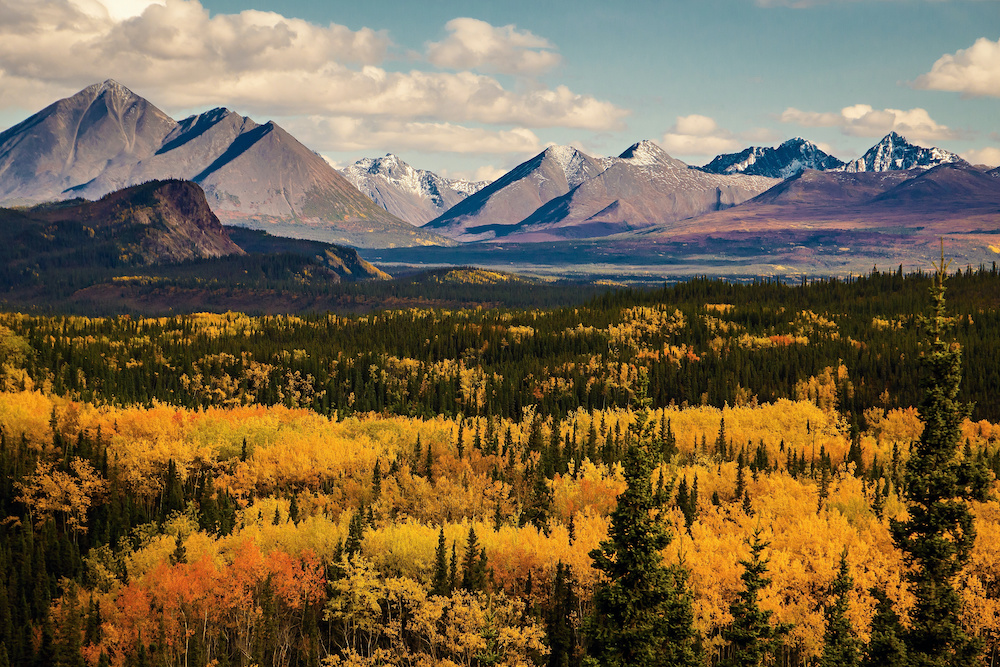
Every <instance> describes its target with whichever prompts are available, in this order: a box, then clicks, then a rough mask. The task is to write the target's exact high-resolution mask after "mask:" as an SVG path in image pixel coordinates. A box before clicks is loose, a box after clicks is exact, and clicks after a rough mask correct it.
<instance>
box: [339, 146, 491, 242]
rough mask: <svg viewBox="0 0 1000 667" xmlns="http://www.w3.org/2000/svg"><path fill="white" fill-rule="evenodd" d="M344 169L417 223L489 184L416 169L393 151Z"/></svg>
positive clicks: (387, 207)
mask: <svg viewBox="0 0 1000 667" xmlns="http://www.w3.org/2000/svg"><path fill="white" fill-rule="evenodd" d="M342 173H343V174H344V176H345V177H346V178H347V180H348V181H350V182H351V183H352V184H353V185H354V186H355V187H356V188H358V189H359V190H361V192H362V193H364V194H365V195H367V196H368V197H369V198H370V199H372V201H374V202H375V203H376V204H378V205H379V206H381V207H382V208H384V209H385V210H386V211H389V212H390V213H392V214H393V215H395V216H397V217H399V218H401V219H403V220H406V221H408V222H410V223H411V224H413V225H417V226H419V225H422V224H424V223H425V222H427V221H428V220H431V219H433V218H435V217H437V216H438V215H440V214H441V213H443V212H444V211H446V210H447V209H449V208H451V207H452V206H454V205H455V204H457V203H458V202H460V201H462V200H463V199H465V198H466V197H467V196H468V195H470V194H472V193H474V192H477V191H478V190H480V189H481V188H483V187H484V186H486V185H487V183H486V182H470V181H463V180H458V179H450V178H445V177H443V176H439V175H438V174H435V173H433V172H430V171H426V170H424V169H415V168H413V167H412V166H410V165H409V164H407V163H406V162H404V161H403V160H402V159H401V158H400V157H399V156H398V155H395V154H393V153H386V154H385V155H384V156H383V157H377V158H370V157H368V158H362V159H360V160H358V161H357V162H355V163H354V164H352V165H350V166H348V167H346V168H345V169H343V171H342Z"/></svg>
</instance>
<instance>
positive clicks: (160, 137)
mask: <svg viewBox="0 0 1000 667" xmlns="http://www.w3.org/2000/svg"><path fill="white" fill-rule="evenodd" d="M167 178H181V179H187V180H192V181H194V182H196V183H198V184H199V185H201V186H202V188H203V189H204V190H205V193H206V196H207V197H208V202H209V205H210V206H211V207H212V210H213V211H214V212H215V213H216V215H218V216H219V217H220V218H221V219H222V220H223V221H224V222H228V223H232V224H241V225H249V226H256V227H261V228H265V229H268V230H269V231H272V232H273V233H278V234H283V235H286V236H298V237H307V238H314V239H317V240H323V241H328V242H337V243H344V244H348V245H357V246H363V247H364V246H367V247H373V246H376V247H387V246H405V245H430V244H438V243H447V240H446V239H442V238H440V237H438V236H436V235H434V234H432V233H428V232H426V231H424V230H420V229H415V228H414V227H413V226H412V225H409V224H407V223H405V222H403V221H402V220H400V219H399V218H397V217H395V216H393V215H392V214H390V213H388V212H387V211H385V209H383V208H381V207H379V206H377V205H376V204H374V203H373V202H372V201H371V200H370V199H369V198H368V197H365V196H364V195H363V194H361V193H360V192H359V191H358V190H357V188H355V187H354V186H353V185H351V184H350V183H349V182H348V181H347V180H346V179H345V178H344V177H343V176H342V175H341V174H340V173H339V172H338V171H337V170H335V169H334V168H333V167H331V166H330V165H329V164H327V163H326V161H325V160H324V159H323V158H322V157H320V156H319V155H317V154H316V153H314V152H313V151H311V150H309V149H308V148H306V147H305V146H303V145H302V144H301V143H300V142H299V141H297V140H296V139H295V138H294V137H293V136H292V135H290V134H288V132H286V131H285V130H284V129H282V128H281V127H280V126H278V125H277V124H276V123H274V122H268V123H265V124H263V125H260V124H257V123H256V122H254V121H253V120H250V119H249V118H245V117H243V116H240V115H239V114H236V113H233V112H231V111H228V110H226V109H213V110H211V111H208V112H205V113H203V114H199V115H196V116H192V117H190V118H187V119H185V120H183V121H181V122H179V123H178V122H176V121H174V120H173V119H171V118H170V117H169V116H167V115H166V114H165V113H163V112H162V111H160V110H159V109H157V108H156V107H155V106H153V105H152V104H150V103H149V102H148V101H146V100H145V99H143V98H142V97H139V96H138V95H136V94H134V93H133V92H131V91H130V90H128V89H127V88H125V87H124V86H122V85H121V84H119V83H117V82H115V81H110V80H109V81H105V82H104V83H102V84H97V85H93V86H89V87H88V88H85V89H84V90H82V91H80V92H79V93H77V94H76V95H73V96H72V97H69V98H66V99H64V100H59V101H58V102H56V103H54V104H52V105H50V106H48V107H46V108H45V109H43V110H42V111H40V112H39V113H37V114H35V115H34V116H32V117H31V118H28V119H27V120H25V121H24V122H22V123H20V124H18V125H16V126H14V127H12V128H10V129H8V130H6V131H4V132H3V133H0V204H25V203H35V202H41V201H50V200H58V199H67V198H72V197H77V196H83V197H87V198H90V199H95V198H98V197H100V196H102V195H104V194H107V193H108V192H112V191H114V190H117V189H120V188H123V187H126V186H129V185H133V184H137V183H142V182H145V181H148V180H151V179H167Z"/></svg>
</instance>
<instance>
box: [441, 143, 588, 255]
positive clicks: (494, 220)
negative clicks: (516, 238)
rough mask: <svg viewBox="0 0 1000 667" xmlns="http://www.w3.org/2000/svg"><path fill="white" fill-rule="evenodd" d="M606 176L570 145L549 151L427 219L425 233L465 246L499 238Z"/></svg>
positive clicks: (548, 149) (586, 156) (546, 150)
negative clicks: (592, 180) (589, 181)
mask: <svg viewBox="0 0 1000 667" xmlns="http://www.w3.org/2000/svg"><path fill="white" fill-rule="evenodd" d="M602 171H604V165H602V164H601V163H600V162H599V161H598V160H596V159H594V158H592V157H590V156H589V155H586V154H585V153H582V152H580V151H578V150H577V149H575V148H573V147H572V146H550V147H549V148H546V149H545V150H544V151H542V152H541V153H539V154H538V155H536V156H535V157H533V158H531V159H530V160H528V161H527V162H523V163H521V164H519V165H518V166H516V167H514V168H513V169H512V170H510V171H509V172H507V173H506V174H504V175H503V176H502V177H500V178H499V179H497V180H496V181H494V182H493V183H491V184H489V185H488V186H486V187H485V188H483V189H482V190H479V191H478V192H476V193H475V194H473V195H470V196H469V197H467V198H466V199H464V200H463V201H461V202H459V203H458V204H456V205H455V206H453V207H452V208H451V209H449V210H448V211H446V212H445V213H443V214H442V215H440V216H439V217H437V218H435V219H434V220H431V221H430V222H428V223H427V224H426V225H424V228H425V229H431V230H434V231H437V232H440V233H442V234H445V235H446V236H450V237H452V238H455V239H459V240H463V241H474V240H482V239H489V238H493V237H495V236H502V235H503V233H504V231H505V229H507V228H510V229H512V228H513V225H516V224H518V223H519V222H521V221H522V220H524V219H525V218H526V217H528V216H529V215H531V214H532V213H533V212H534V211H535V210H536V209H537V208H538V207H539V206H541V205H542V204H545V203H546V202H548V201H550V200H552V199H555V198H556V197H560V196H562V195H564V194H566V193H567V192H569V191H570V190H571V189H572V188H574V187H576V186H578V185H579V184H580V183H583V182H584V181H586V180H587V179H589V178H593V177H594V176H597V175H598V174H600V173H601V172H602Z"/></svg>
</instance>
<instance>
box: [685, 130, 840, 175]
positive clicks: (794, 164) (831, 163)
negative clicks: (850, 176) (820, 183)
mask: <svg viewBox="0 0 1000 667" xmlns="http://www.w3.org/2000/svg"><path fill="white" fill-rule="evenodd" d="M842 166H844V163H843V162H842V161H840V160H838V159H837V158H835V157H833V156H832V155H829V154H828V153H826V152H824V151H823V150H822V149H820V148H819V147H818V146H817V145H816V144H814V143H812V142H809V141H806V140H805V139H802V138H799V137H796V138H795V139H789V140H788V141H786V142H784V143H783V144H781V145H780V146H778V147H777V148H771V147H770V146H751V147H750V148H747V149H745V150H743V151H740V152H739V153H726V154H723V155H717V156H716V157H715V159H713V160H712V161H711V162H709V163H708V164H706V165H705V166H703V167H701V169H702V171H707V172H709V173H712V174H749V175H753V176H768V177H770V178H789V177H790V176H794V175H796V174H798V173H800V172H802V171H804V170H806V169H817V170H819V171H827V170H829V169H837V168H838V167H842Z"/></svg>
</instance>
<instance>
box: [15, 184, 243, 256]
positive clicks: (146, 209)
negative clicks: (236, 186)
mask: <svg viewBox="0 0 1000 667" xmlns="http://www.w3.org/2000/svg"><path fill="white" fill-rule="evenodd" d="M0 211H3V212H4V224H0V241H2V243H0V263H3V264H5V265H6V266H7V268H8V269H9V270H10V269H13V270H15V271H17V270H27V269H30V270H31V271H35V272H44V271H45V270H46V269H47V268H55V269H80V270H84V271H100V270H102V269H114V268H117V267H141V266H151V265H156V264H164V263H174V262H181V261H187V260H193V259H206V258H218V257H223V256H226V255H242V254H244V253H243V250H242V249H241V248H240V247H239V246H237V245H236V244H235V243H233V241H232V240H231V239H230V238H229V236H228V234H226V231H225V230H224V229H223V227H222V225H221V224H220V222H219V219H218V218H217V217H216V216H215V214H214V213H212V211H211V209H210V208H209V207H208V203H207V202H206V201H205V195H204V193H203V192H202V190H201V188H199V187H198V186H197V185H195V184H194V183H191V182H188V181H152V182H149V183H143V184H142V185H136V186H132V187H130V188H126V189H124V190H119V191H116V192H113V193H110V194H108V195H106V196H104V197H103V198H101V199H100V200H99V201H96V202H91V201H86V200H83V199H75V200H70V201H65V202H61V203H58V204H47V205H42V206H38V207H35V208H30V209H24V210H19V211H10V210H8V209H0ZM26 275H27V274H26Z"/></svg>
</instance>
